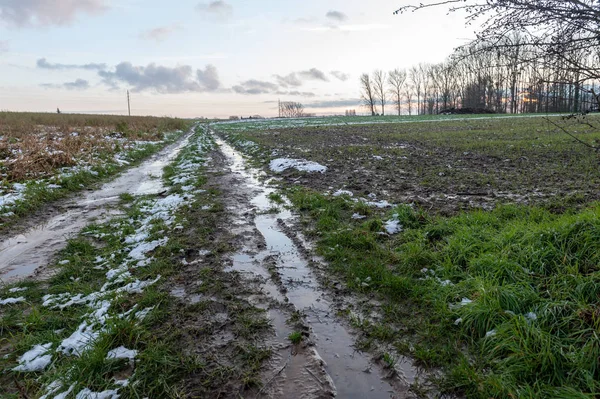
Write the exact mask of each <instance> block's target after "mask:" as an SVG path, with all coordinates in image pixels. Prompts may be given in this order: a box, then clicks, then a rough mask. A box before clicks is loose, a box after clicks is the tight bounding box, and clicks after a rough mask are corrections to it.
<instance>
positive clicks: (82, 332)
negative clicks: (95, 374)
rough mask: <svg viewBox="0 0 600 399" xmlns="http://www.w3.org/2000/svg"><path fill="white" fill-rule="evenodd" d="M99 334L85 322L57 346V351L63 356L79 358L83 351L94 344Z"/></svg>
mask: <svg viewBox="0 0 600 399" xmlns="http://www.w3.org/2000/svg"><path fill="white" fill-rule="evenodd" d="M99 335H100V333H99V332H98V331H95V330H94V329H93V325H90V324H88V323H87V322H86V321H84V322H83V323H81V324H80V325H79V327H78V328H77V331H75V332H74V333H73V334H71V336H70V337H69V338H65V339H64V340H63V341H62V342H61V344H60V345H59V347H58V349H57V351H58V352H62V353H64V354H65V355H75V356H79V355H81V354H82V353H83V351H84V350H85V349H86V348H88V347H89V346H90V345H92V344H93V343H94V341H95V340H96V339H97V338H98V336H99Z"/></svg>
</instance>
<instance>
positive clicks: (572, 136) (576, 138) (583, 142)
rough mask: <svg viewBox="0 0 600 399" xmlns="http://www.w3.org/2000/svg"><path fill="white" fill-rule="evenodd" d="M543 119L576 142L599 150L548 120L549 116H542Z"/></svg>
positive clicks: (598, 149) (597, 149) (598, 148)
mask: <svg viewBox="0 0 600 399" xmlns="http://www.w3.org/2000/svg"><path fill="white" fill-rule="evenodd" d="M544 119H545V120H546V122H548V123H550V124H551V125H554V126H555V127H557V128H558V129H560V130H562V132H563V133H565V134H567V135H568V136H570V137H571V138H573V139H574V140H576V141H577V142H579V143H580V144H583V145H584V146H586V147H588V148H591V149H592V150H594V151H600V147H595V146H593V145H591V144H589V143H586V142H585V141H583V140H581V139H580V138H579V137H577V136H575V135H573V134H572V133H570V132H569V131H567V129H565V128H564V127H562V126H560V125H559V124H558V123H556V122H553V121H551V120H550V118H547V117H544Z"/></svg>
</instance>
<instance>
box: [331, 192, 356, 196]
mask: <svg viewBox="0 0 600 399" xmlns="http://www.w3.org/2000/svg"><path fill="white" fill-rule="evenodd" d="M332 195H333V196H334V197H341V196H342V195H347V196H349V197H354V193H353V192H352V191H348V190H337V191H336V192H335V193H333V194H332Z"/></svg>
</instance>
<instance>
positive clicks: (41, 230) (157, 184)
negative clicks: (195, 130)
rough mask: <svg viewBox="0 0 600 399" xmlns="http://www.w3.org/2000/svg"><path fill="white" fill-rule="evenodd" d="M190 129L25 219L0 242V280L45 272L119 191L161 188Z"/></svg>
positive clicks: (107, 212) (107, 210) (109, 210)
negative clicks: (46, 214)
mask: <svg viewBox="0 0 600 399" xmlns="http://www.w3.org/2000/svg"><path fill="white" fill-rule="evenodd" d="M190 135H191V132H190V133H188V134H186V135H185V136H184V137H182V138H181V139H180V140H178V141H177V142H176V143H174V144H172V145H170V146H168V147H166V148H165V149H163V150H162V151H160V152H159V153H157V154H155V155H153V156H152V157H151V158H150V159H148V160H147V161H145V162H143V163H142V164H141V165H139V166H137V167H134V168H131V169H128V170H127V171H125V172H124V173H123V174H122V175H121V176H119V177H118V178H116V179H115V180H113V181H111V182H109V183H106V184H104V185H103V186H102V187H100V188H99V189H97V190H94V191H89V192H87V193H83V194H80V195H77V196H75V197H73V198H70V199H68V200H66V201H63V202H60V203H57V204H54V206H53V207H54V208H55V209H54V210H52V211H50V212H51V213H53V214H54V215H53V216H52V217H50V218H48V219H45V220H40V219H37V221H36V220H26V221H23V223H24V224H30V225H32V226H33V227H31V228H29V229H28V230H26V231H24V232H21V233H19V234H17V235H14V236H10V237H7V238H5V239H4V240H3V241H2V242H0V281H2V282H11V281H15V280H18V279H22V278H25V277H29V276H32V275H34V274H36V273H38V274H39V273H45V271H46V270H45V266H47V265H48V264H49V263H50V262H51V260H52V257H53V256H54V254H55V253H56V252H57V251H59V250H61V249H62V248H64V247H65V246H66V242H67V240H68V238H69V237H72V236H74V235H75V234H77V233H79V231H81V230H82V229H83V228H84V227H85V226H86V225H88V224H89V223H91V222H92V221H95V220H99V219H106V218H108V217H110V216H111V215H114V214H115V212H116V211H115V210H114V208H113V207H114V205H115V204H116V203H117V202H118V201H119V196H120V195H122V194H131V195H143V194H157V193H159V192H161V191H162V190H163V186H162V180H161V176H162V173H163V168H164V167H165V166H166V165H168V164H169V163H170V162H171V161H172V160H173V159H175V157H176V156H177V154H179V152H180V151H181V149H182V148H183V147H185V145H186V144H187V142H188V139H189V137H190Z"/></svg>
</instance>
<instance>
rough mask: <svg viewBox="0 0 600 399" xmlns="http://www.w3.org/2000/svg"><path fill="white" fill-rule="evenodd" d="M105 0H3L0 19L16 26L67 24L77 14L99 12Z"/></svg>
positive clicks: (0, 5) (0, 2) (103, 6)
mask: <svg viewBox="0 0 600 399" xmlns="http://www.w3.org/2000/svg"><path fill="white" fill-rule="evenodd" d="M107 8H108V7H107V5H106V1H105V0H54V1H49V0H1V1H0V21H4V22H6V23H9V24H11V25H16V26H20V27H23V26H49V25H67V24H69V23H71V22H73V21H74V19H75V17H76V15H77V14H80V13H87V14H99V13H102V12H103V11H105V10H106V9H107Z"/></svg>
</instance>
